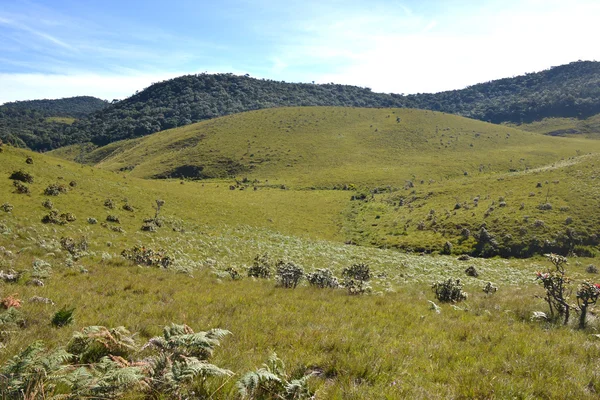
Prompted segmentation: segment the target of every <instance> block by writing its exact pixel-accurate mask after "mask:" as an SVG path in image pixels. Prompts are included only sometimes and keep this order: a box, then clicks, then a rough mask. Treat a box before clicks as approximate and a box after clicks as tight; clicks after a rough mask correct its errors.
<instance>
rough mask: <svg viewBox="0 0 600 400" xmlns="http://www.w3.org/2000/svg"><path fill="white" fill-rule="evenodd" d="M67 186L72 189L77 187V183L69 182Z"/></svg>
mask: <svg viewBox="0 0 600 400" xmlns="http://www.w3.org/2000/svg"><path fill="white" fill-rule="evenodd" d="M69 186H71V187H72V188H74V187H75V186H77V181H71V182H69Z"/></svg>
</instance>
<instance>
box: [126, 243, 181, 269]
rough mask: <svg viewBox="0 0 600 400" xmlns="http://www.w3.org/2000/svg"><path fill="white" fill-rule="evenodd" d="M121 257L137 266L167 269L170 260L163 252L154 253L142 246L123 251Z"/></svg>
mask: <svg viewBox="0 0 600 400" xmlns="http://www.w3.org/2000/svg"><path fill="white" fill-rule="evenodd" d="M121 255H122V256H123V257H125V258H126V259H128V260H131V261H133V262H134V263H136V264H138V265H148V266H159V267H163V268H167V267H168V266H169V265H170V264H171V262H172V259H171V258H170V257H169V256H167V255H166V252H165V251H164V250H158V251H154V250H152V249H149V248H146V247H144V246H134V247H133V248H131V249H130V250H123V251H122V252H121Z"/></svg>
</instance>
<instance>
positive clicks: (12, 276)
mask: <svg viewBox="0 0 600 400" xmlns="http://www.w3.org/2000/svg"><path fill="white" fill-rule="evenodd" d="M20 276H21V273H19V272H17V271H15V270H13V269H11V270H8V272H4V270H2V271H0V280H2V281H4V282H7V283H15V282H17V281H18V280H19V277H20Z"/></svg>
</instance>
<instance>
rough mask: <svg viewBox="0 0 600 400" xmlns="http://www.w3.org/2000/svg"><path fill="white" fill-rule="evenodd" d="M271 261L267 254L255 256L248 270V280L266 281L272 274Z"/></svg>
mask: <svg viewBox="0 0 600 400" xmlns="http://www.w3.org/2000/svg"><path fill="white" fill-rule="evenodd" d="M272 269H273V268H272V267H271V260H270V259H269V255H268V254H266V253H265V254H257V255H256V257H254V260H253V262H252V265H251V266H250V267H249V268H248V277H249V278H263V279H268V278H270V277H271V273H272Z"/></svg>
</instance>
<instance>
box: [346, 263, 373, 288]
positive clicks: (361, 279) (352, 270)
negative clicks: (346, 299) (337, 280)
mask: <svg viewBox="0 0 600 400" xmlns="http://www.w3.org/2000/svg"><path fill="white" fill-rule="evenodd" d="M342 277H343V278H344V287H345V288H346V289H347V290H348V294H351V295H356V294H363V293H367V292H369V291H371V287H370V286H369V285H368V284H367V282H368V281H369V280H370V279H371V270H370V268H369V266H368V265H367V264H362V263H359V264H353V265H351V266H350V267H346V268H344V269H343V271H342Z"/></svg>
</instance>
